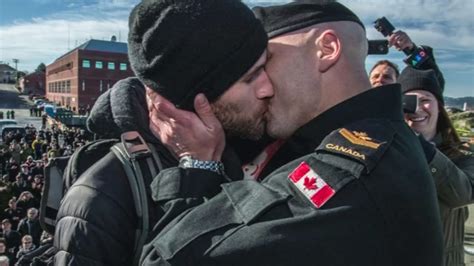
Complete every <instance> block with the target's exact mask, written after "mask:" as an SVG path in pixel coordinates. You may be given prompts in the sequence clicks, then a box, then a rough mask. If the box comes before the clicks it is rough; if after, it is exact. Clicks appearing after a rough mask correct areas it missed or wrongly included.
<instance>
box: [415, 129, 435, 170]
mask: <svg viewBox="0 0 474 266" xmlns="http://www.w3.org/2000/svg"><path fill="white" fill-rule="evenodd" d="M418 139H419V140H420V144H421V147H422V148H423V152H424V153H425V158H426V161H427V162H428V163H430V162H431V161H432V160H433V158H434V156H435V154H436V147H435V145H434V144H432V143H431V142H429V141H427V140H426V139H425V138H424V137H423V135H421V134H420V135H418Z"/></svg>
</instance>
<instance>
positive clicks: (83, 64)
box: [82, 59, 91, 68]
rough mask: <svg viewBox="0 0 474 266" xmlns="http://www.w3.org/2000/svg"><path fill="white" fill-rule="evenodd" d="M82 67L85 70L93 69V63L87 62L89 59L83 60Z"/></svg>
mask: <svg viewBox="0 0 474 266" xmlns="http://www.w3.org/2000/svg"><path fill="white" fill-rule="evenodd" d="M82 67H83V68H90V67H91V61H90V60H87V59H84V60H82Z"/></svg>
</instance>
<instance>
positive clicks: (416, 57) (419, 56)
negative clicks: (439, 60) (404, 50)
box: [403, 47, 429, 68]
mask: <svg viewBox="0 0 474 266" xmlns="http://www.w3.org/2000/svg"><path fill="white" fill-rule="evenodd" d="M428 57H429V56H428V53H427V52H426V51H425V50H424V49H423V48H421V47H416V48H415V50H414V51H413V52H412V53H411V54H410V55H409V56H407V58H405V59H403V61H404V62H405V63H406V64H407V65H409V66H412V67H414V68H419V67H420V66H421V65H422V64H423V63H424V62H425V61H426V59H428Z"/></svg>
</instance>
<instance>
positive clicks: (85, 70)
mask: <svg viewBox="0 0 474 266" xmlns="http://www.w3.org/2000/svg"><path fill="white" fill-rule="evenodd" d="M130 76H134V74H133V71H132V70H131V68H130V64H129V62H128V57H127V44H126V43H121V42H115V41H101V40H89V41H87V42H86V43H84V44H82V45H80V46H79V47H77V48H75V49H74V50H72V51H70V52H68V53H66V54H65V55H63V56H61V57H59V58H58V59H56V60H55V61H54V62H53V63H52V64H50V65H48V66H47V67H46V84H47V86H46V98H48V99H49V100H50V101H53V102H55V103H57V104H58V105H61V106H65V107H67V106H70V107H71V110H73V111H75V112H78V111H79V110H80V109H86V108H87V107H88V106H89V107H92V105H94V102H95V101H96V100H97V98H98V97H99V95H101V94H102V93H103V92H105V91H106V90H108V89H110V88H112V86H113V85H114V84H115V82H117V81H118V80H121V79H124V78H126V77H130Z"/></svg>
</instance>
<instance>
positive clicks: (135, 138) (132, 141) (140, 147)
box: [111, 131, 163, 263]
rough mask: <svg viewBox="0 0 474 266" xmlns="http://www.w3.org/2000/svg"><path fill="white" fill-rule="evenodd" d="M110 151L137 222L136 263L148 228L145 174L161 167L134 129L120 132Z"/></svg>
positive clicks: (155, 153)
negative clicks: (130, 197)
mask: <svg viewBox="0 0 474 266" xmlns="http://www.w3.org/2000/svg"><path fill="white" fill-rule="evenodd" d="M111 151H112V152H113V153H114V154H115V155H116V156H117V158H118V159H119V160H120V161H121V162H122V165H123V168H124V170H125V173H126V174H127V178H128V181H129V183H130V188H131V191H132V195H133V200H134V203H135V210H136V214H137V217H138V220H139V225H138V227H137V230H136V232H135V244H134V254H135V257H134V262H135V263H138V261H139V259H140V255H141V250H142V248H143V245H144V244H145V241H146V238H147V236H148V231H149V229H150V211H149V205H148V198H147V195H150V193H148V192H147V186H146V183H145V178H146V176H145V175H147V176H148V178H150V179H152V178H153V177H154V176H156V175H157V174H158V172H159V171H161V170H162V168H163V166H162V163H161V160H160V158H159V156H158V153H157V152H156V150H155V148H154V147H153V146H152V145H147V143H146V142H145V141H144V140H143V138H142V137H141V136H140V134H139V133H138V132H136V131H129V132H125V133H123V134H122V135H121V142H120V143H117V144H115V145H114V146H113V147H112V148H111Z"/></svg>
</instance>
